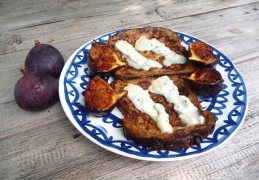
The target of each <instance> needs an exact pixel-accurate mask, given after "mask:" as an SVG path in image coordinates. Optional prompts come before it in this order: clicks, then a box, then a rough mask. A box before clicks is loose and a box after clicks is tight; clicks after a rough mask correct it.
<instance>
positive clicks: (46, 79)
mask: <svg viewBox="0 0 259 180" xmlns="http://www.w3.org/2000/svg"><path fill="white" fill-rule="evenodd" d="M20 70H21V71H22V73H23V74H24V76H23V77H22V78H20V79H19V80H18V82H17V83H16V85H15V90H14V97H15V101H16V103H17V104H18V105H19V106H20V107H21V108H22V109H25V110H28V111H37V110H42V109H46V108H48V107H50V106H51V105H53V104H54V103H56V102H57V101H58V98H59V97H58V80H57V79H55V78H53V77H52V76H50V75H44V76H43V75H41V74H36V73H31V72H30V71H29V70H28V69H27V68H26V67H21V68H20Z"/></svg>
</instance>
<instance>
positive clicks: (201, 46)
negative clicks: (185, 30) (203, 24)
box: [189, 41, 218, 66]
mask: <svg viewBox="0 0 259 180" xmlns="http://www.w3.org/2000/svg"><path fill="white" fill-rule="evenodd" d="M189 55H190V56H189V60H192V61H194V62H196V63H198V64H200V65H204V66H215V65H216V64H217V63H218V59H217V56H216V55H215V54H214V53H213V49H212V48H211V47H210V46H209V45H207V44H206V43H204V42H201V41H197V42H192V43H191V44H190V49H189Z"/></svg>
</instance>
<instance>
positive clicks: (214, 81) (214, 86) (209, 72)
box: [186, 67, 224, 97]
mask: <svg viewBox="0 0 259 180" xmlns="http://www.w3.org/2000/svg"><path fill="white" fill-rule="evenodd" d="M186 79H187V80H189V81H190V83H191V87H192V88H193V90H194V91H196V92H197V93H199V94H201V95H205V96H209V97H213V96H215V95H217V94H218V93H219V92H220V91H221V88H222V85H223V82H224V80H223V78H222V76H221V74H220V72H219V71H217V70H216V69H214V68H213V67H207V68H199V69H197V70H196V71H194V72H193V73H192V74H191V75H190V76H189V77H187V78H186Z"/></svg>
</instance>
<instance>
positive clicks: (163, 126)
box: [124, 84, 173, 133]
mask: <svg viewBox="0 0 259 180" xmlns="http://www.w3.org/2000/svg"><path fill="white" fill-rule="evenodd" d="M124 90H127V91H128V94H127V97H128V98H129V99H130V101H131V102H132V103H133V104H134V106H135V107H136V108H137V109H138V110H140V111H141V112H142V113H146V114H147V115H149V116H150V117H151V118H152V119H153V120H154V121H155V122H156V124H157V127H158V128H159V129H160V131H161V132H162V133H164V132H167V133H172V132H173V128H172V126H171V125H170V123H169V115H168V114H167V113H166V111H165V108H164V106H163V105H162V104H159V103H155V102H154V101H153V100H152V99H151V97H150V95H149V93H148V90H144V89H142V88H141V87H140V86H138V85H134V84H129V85H127V86H126V87H125V88H124Z"/></svg>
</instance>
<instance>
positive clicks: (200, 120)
mask: <svg viewBox="0 0 259 180" xmlns="http://www.w3.org/2000/svg"><path fill="white" fill-rule="evenodd" d="M148 90H149V91H150V92H152V93H156V94H159V95H162V96H164V97H165V98H166V100H167V102H169V103H173V104H174V110H175V111H176V112H177V113H178V114H179V117H180V119H181V121H182V122H184V123H186V125H187V126H194V125H198V124H204V123H205V119H204V117H203V116H201V115H200V112H199V110H198V108H197V107H196V106H194V104H193V103H192V102H191V100H190V99H189V98H188V97H186V96H183V95H179V91H178V88H177V86H175V85H174V83H173V81H172V80H171V79H170V78H169V77H168V76H162V77H159V78H157V79H156V80H154V81H153V82H152V83H151V85H150V86H149V87H148Z"/></svg>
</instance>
